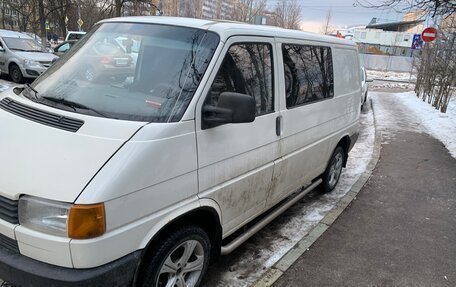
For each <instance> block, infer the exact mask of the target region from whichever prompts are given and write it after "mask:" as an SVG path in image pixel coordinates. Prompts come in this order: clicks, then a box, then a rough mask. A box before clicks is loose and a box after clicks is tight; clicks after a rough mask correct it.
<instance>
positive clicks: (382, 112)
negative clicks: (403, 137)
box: [369, 92, 456, 158]
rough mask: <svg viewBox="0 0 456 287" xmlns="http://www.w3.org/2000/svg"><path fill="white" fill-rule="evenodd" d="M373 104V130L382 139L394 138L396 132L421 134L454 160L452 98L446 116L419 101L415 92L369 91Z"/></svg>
mask: <svg viewBox="0 0 456 287" xmlns="http://www.w3.org/2000/svg"><path fill="white" fill-rule="evenodd" d="M369 95H370V96H371V97H372V99H373V101H374V103H378V104H375V106H374V107H375V113H376V118H377V127H378V128H379V130H380V131H381V132H382V135H383V137H384V140H385V139H386V143H387V142H388V138H394V134H395V132H396V131H401V130H406V131H412V132H425V133H428V134H430V135H431V136H433V137H434V138H436V139H438V140H440V141H441V142H442V143H443V144H444V145H445V146H446V148H447V149H448V151H449V152H450V154H451V155H452V156H453V157H454V158H456V98H454V97H453V98H452V99H451V101H450V103H449V105H448V110H447V112H446V113H441V112H440V111H438V110H436V109H435V108H433V107H432V106H431V105H430V104H428V103H427V102H423V101H422V100H421V99H419V98H418V97H417V96H416V94H415V92H404V93H385V92H371V93H369Z"/></svg>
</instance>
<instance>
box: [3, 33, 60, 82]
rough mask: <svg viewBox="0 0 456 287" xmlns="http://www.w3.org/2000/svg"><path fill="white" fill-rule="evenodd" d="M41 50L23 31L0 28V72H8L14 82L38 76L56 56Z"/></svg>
mask: <svg viewBox="0 0 456 287" xmlns="http://www.w3.org/2000/svg"><path fill="white" fill-rule="evenodd" d="M42 50H43V48H42V47H41V46H40V45H39V44H38V43H37V42H36V41H35V40H34V39H33V38H32V37H30V36H28V35H26V34H24V33H20V32H15V31H9V30H0V73H5V74H9V76H10V77H11V79H12V80H13V81H14V82H16V83H21V82H23V80H24V78H36V77H38V76H39V75H41V74H42V73H43V72H44V71H46V70H47V68H49V66H50V65H51V63H52V61H53V60H54V59H56V58H58V57H57V56H55V55H53V54H52V53H48V52H43V51H42Z"/></svg>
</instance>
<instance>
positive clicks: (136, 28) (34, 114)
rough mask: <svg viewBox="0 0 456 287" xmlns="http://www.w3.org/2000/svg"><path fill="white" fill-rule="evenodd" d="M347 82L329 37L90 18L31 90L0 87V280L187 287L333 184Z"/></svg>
mask: <svg viewBox="0 0 456 287" xmlns="http://www.w3.org/2000/svg"><path fill="white" fill-rule="evenodd" d="M119 37H121V38H126V39H125V40H124V41H123V43H125V46H126V48H122V49H121V50H122V51H120V50H119V44H118V43H117V42H116V40H115V39H118V38H119ZM134 43H139V53H138V54H137V60H134V59H133V57H131V56H129V55H128V53H131V52H132V50H134V49H131V48H129V46H130V45H132V46H134ZM100 70H103V71H105V72H104V73H101V74H99V75H98V76H97V77H89V78H88V77H87V73H90V72H91V71H100ZM360 78H361V75H360V65H359V60H358V52H357V48H356V46H355V44H354V43H352V42H349V41H345V40H341V39H338V38H332V37H326V36H320V35H314V34H309V33H304V32H298V31H289V30H284V29H279V28H273V27H266V26H253V25H247V24H238V23H226V22H217V21H210V20H195V19H185V18H166V17H132V18H128V17H126V18H117V19H109V20H104V21H101V22H100V23H98V24H97V25H95V27H94V28H93V29H92V30H91V31H90V32H89V33H87V35H86V36H85V37H83V38H82V39H81V40H80V42H78V43H77V44H76V45H75V46H74V47H73V49H71V50H70V51H69V52H68V53H66V54H65V55H64V56H62V58H61V59H60V60H59V61H58V62H56V63H55V65H53V66H51V68H50V69H49V70H48V71H46V73H44V74H43V75H42V76H41V77H39V78H38V79H37V80H36V81H35V82H33V84H32V85H31V86H24V87H18V88H15V89H14V90H8V91H6V92H4V93H2V94H0V159H1V161H0V169H1V170H0V234H1V235H0V278H3V279H5V280H7V281H11V282H12V283H14V284H17V285H20V286H110V287H113V286H198V285H199V283H200V281H201V278H202V277H203V274H204V273H205V271H206V268H207V266H208V263H209V260H210V259H211V258H214V257H216V256H218V255H220V254H228V253H229V252H231V251H232V250H233V249H234V248H236V247H237V246H239V245H240V244H241V243H242V242H244V241H245V240H246V239H247V238H249V237H250V236H251V235H252V234H253V233H255V232H256V231H257V230H259V229H260V228H262V227H263V226H264V225H265V224H267V223H268V222H270V221H271V220H272V219H273V218H274V217H275V216H277V215H278V214H279V213H280V212H282V211H283V210H285V209H286V208H287V207H289V206H290V205H291V204H293V203H294V202H295V201H296V200H298V199H299V198H301V197H302V196H303V195H304V194H305V193H306V192H308V191H310V190H312V189H313V188H315V187H316V186H317V185H321V186H322V189H323V190H324V191H327V192H328V191H331V190H332V189H333V188H334V187H335V185H336V184H337V182H338V180H339V176H340V173H341V170H342V167H343V166H344V165H345V163H346V161H347V155H348V152H349V151H350V149H351V148H352V146H353V145H354V143H355V141H356V140H357V137H358V117H359V113H360V104H361V103H360V100H359V99H360V97H361V86H360V83H361V81H360ZM271 209H272V211H271ZM266 211H270V212H268V213H266V215H265V212H266ZM260 215H261V217H259V216H260ZM254 219H255V220H254ZM253 220H254V221H253ZM241 227H244V228H241Z"/></svg>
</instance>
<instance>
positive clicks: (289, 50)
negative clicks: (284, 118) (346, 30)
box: [282, 44, 334, 108]
mask: <svg viewBox="0 0 456 287" xmlns="http://www.w3.org/2000/svg"><path fill="white" fill-rule="evenodd" d="M282 54H283V63H284V72H285V92H286V102H287V108H292V107H294V106H299V105H303V104H309V103H312V102H317V101H320V100H323V99H326V98H331V97H333V96H334V76H333V64H332V54H331V48H329V47H322V46H309V45H291V44H284V45H282Z"/></svg>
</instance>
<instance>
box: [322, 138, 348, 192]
mask: <svg viewBox="0 0 456 287" xmlns="http://www.w3.org/2000/svg"><path fill="white" fill-rule="evenodd" d="M344 160H345V152H344V149H343V148H342V147H341V146H338V147H337V148H336V149H335V150H334V152H333V154H332V156H331V159H330V160H329V164H328V166H327V167H326V170H325V173H324V174H323V176H322V180H323V182H322V184H321V189H322V191H323V192H324V193H327V192H330V191H332V190H333V189H334V188H335V187H336V185H337V183H338V182H339V179H340V175H341V174H342V167H343V165H344Z"/></svg>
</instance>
